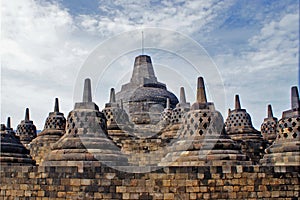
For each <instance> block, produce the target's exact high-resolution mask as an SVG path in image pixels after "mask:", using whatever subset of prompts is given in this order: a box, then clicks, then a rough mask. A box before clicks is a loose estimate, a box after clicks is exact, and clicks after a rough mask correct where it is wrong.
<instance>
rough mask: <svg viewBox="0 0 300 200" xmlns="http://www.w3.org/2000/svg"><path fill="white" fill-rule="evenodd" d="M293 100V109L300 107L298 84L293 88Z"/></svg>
mask: <svg viewBox="0 0 300 200" xmlns="http://www.w3.org/2000/svg"><path fill="white" fill-rule="evenodd" d="M291 101H292V102H291V104H292V105H291V106H292V109H297V108H299V93H298V88H297V86H293V87H292V89H291Z"/></svg>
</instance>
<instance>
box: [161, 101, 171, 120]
mask: <svg viewBox="0 0 300 200" xmlns="http://www.w3.org/2000/svg"><path fill="white" fill-rule="evenodd" d="M171 120H172V109H171V107H170V99H169V98H167V103H166V108H165V109H164V111H163V112H162V113H161V123H162V124H164V125H169V124H170V123H171Z"/></svg>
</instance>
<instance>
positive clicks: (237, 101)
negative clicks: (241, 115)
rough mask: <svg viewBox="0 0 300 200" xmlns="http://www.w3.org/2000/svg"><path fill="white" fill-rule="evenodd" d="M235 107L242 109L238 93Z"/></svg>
mask: <svg viewBox="0 0 300 200" xmlns="http://www.w3.org/2000/svg"><path fill="white" fill-rule="evenodd" d="M234 107H235V109H236V110H237V109H241V103H240V96H239V95H238V94H236V95H235V106H234Z"/></svg>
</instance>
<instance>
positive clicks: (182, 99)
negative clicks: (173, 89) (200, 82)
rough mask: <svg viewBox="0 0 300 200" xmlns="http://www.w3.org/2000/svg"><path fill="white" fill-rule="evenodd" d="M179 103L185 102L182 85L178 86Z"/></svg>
mask: <svg viewBox="0 0 300 200" xmlns="http://www.w3.org/2000/svg"><path fill="white" fill-rule="evenodd" d="M179 103H182V104H185V103H186V98H185V91H184V87H180V99H179Z"/></svg>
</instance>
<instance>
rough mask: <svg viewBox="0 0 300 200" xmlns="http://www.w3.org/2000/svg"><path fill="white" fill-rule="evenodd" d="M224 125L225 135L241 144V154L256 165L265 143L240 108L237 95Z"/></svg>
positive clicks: (248, 116) (246, 113)
mask: <svg viewBox="0 0 300 200" xmlns="http://www.w3.org/2000/svg"><path fill="white" fill-rule="evenodd" d="M225 125H226V133H227V134H228V135H229V136H230V137H231V139H233V140H234V141H237V142H238V143H240V144H241V147H242V151H243V153H244V154H246V155H247V156H249V158H250V159H251V160H252V161H253V162H254V163H258V162H259V160H260V159H261V158H262V156H263V154H264V149H265V146H266V142H265V141H264V140H263V138H262V135H261V133H260V132H259V131H258V130H256V129H255V128H254V127H253V125H252V120H251V117H250V115H249V113H248V112H247V111H246V109H242V108H241V103H240V98H239V95H235V109H234V110H229V113H228V117H227V119H226V122H225Z"/></svg>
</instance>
